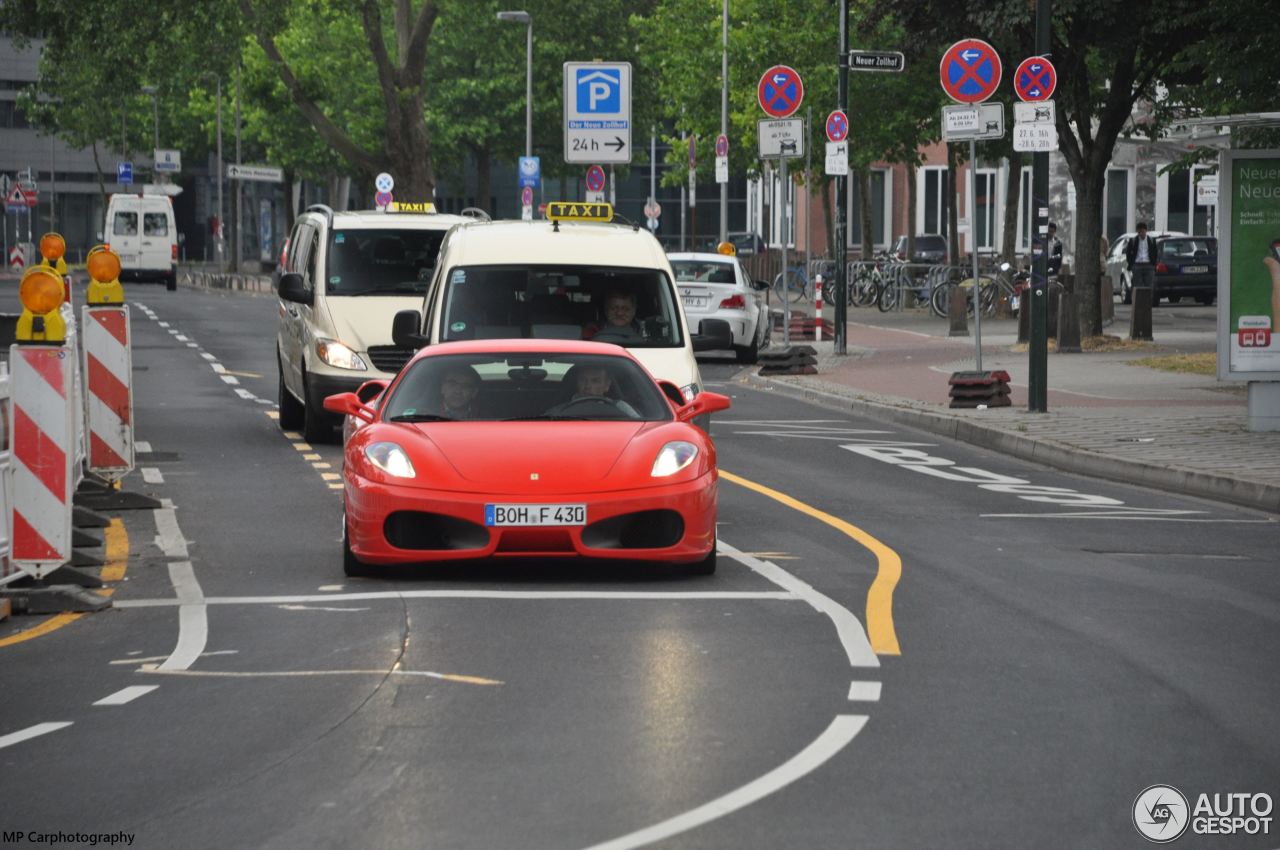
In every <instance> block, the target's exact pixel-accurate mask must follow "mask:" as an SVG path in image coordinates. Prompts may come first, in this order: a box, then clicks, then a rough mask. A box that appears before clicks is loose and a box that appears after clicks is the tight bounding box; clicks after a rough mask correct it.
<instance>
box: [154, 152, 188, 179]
mask: <svg viewBox="0 0 1280 850" xmlns="http://www.w3.org/2000/svg"><path fill="white" fill-rule="evenodd" d="M181 170H182V151H171V150H162V149H160V148H156V172H157V173H161V172H168V173H172V172H176V171H181Z"/></svg>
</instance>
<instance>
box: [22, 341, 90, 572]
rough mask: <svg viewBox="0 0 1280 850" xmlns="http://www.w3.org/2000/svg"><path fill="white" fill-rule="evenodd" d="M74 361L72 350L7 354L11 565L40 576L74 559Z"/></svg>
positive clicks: (31, 348)
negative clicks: (8, 377) (72, 535)
mask: <svg viewBox="0 0 1280 850" xmlns="http://www.w3.org/2000/svg"><path fill="white" fill-rule="evenodd" d="M72 342H73V343H74V339H73V340H72ZM75 363H76V358H75V348H74V345H62V346H46V345H13V346H11V347H10V348H9V370H10V390H11V398H10V404H9V435H10V457H9V470H8V476H7V478H8V482H7V483H8V484H9V485H10V487H9V493H10V495H11V497H12V503H11V505H10V509H9V512H8V514H9V536H10V543H9V549H10V551H9V563H10V566H11V567H16V568H17V569H19V570H21V571H22V572H25V573H27V574H29V575H31V576H33V577H35V578H43V577H44V576H45V575H46V574H48V573H50V572H52V571H53V570H55V569H57V568H58V567H60V566H62V565H63V564H65V563H66V562H67V561H68V560H70V558H71V497H72V494H73V492H74V490H75V480H76V477H77V475H76V473H77V470H76V468H75V462H74V461H75V457H76V454H77V448H78V447H77V445H76V438H77V436H78V435H77V434H76V422H75V408H76V406H77V399H76V392H75Z"/></svg>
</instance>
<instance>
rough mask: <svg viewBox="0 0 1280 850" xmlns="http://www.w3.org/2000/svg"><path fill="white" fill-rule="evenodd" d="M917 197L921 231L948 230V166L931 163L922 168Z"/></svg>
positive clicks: (942, 232)
mask: <svg viewBox="0 0 1280 850" xmlns="http://www.w3.org/2000/svg"><path fill="white" fill-rule="evenodd" d="M918 173H919V181H920V182H919V187H918V188H919V192H918V194H917V198H916V225H917V232H919V233H937V234H940V235H946V232H947V167H946V166H945V165H930V166H925V167H924V168H921V169H920V171H919V172H918Z"/></svg>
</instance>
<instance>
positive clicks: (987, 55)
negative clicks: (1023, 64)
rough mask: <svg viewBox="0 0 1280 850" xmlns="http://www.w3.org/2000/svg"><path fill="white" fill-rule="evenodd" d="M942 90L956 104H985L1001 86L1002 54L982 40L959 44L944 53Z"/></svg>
mask: <svg viewBox="0 0 1280 850" xmlns="http://www.w3.org/2000/svg"><path fill="white" fill-rule="evenodd" d="M938 70H939V72H940V74H941V76H942V90H943V91H944V92H946V93H947V96H948V97H950V98H951V99H952V100H954V101H956V102H957V103H982V102H983V101H984V100H986V99H987V98H989V97H991V95H993V94H995V91H996V89H997V88H998V87H999V86H1000V74H1001V72H1002V70H1003V69H1002V68H1001V65H1000V55H999V54H998V53H996V49H995V48H994V47H992V46H991V45H989V44H987V43H986V42H985V41H983V40H982V39H978V38H966V39H963V40H961V41H957V42H956V43H955V44H953V45H951V46H950V47H948V48H947V52H946V53H944V54H942V63H941V65H940V66H939V68H938Z"/></svg>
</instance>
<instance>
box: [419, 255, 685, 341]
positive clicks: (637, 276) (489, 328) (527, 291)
mask: <svg viewBox="0 0 1280 850" xmlns="http://www.w3.org/2000/svg"><path fill="white" fill-rule="evenodd" d="M443 310H444V320H443V322H442V323H441V334H440V338H441V339H442V340H443V341H446V342H447V341H450V340H459V339H513V338H517V339H518V338H532V339H594V340H596V341H598V342H612V343H615V344H617V345H624V346H627V347H628V348H657V347H667V348H677V347H680V346H681V345H682V344H683V336H682V335H681V326H680V313H679V308H678V307H677V306H676V304H675V302H674V300H673V298H672V286H671V281H670V280H669V279H668V277H667V275H666V274H665V273H664V272H663V271H662V270H660V269H635V268H616V267H609V266H577V265H546V266H515V265H501V266H499V265H494V266H458V267H456V268H453V269H450V270H448V272H447V278H446V280H445V293H444V303H443Z"/></svg>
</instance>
